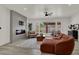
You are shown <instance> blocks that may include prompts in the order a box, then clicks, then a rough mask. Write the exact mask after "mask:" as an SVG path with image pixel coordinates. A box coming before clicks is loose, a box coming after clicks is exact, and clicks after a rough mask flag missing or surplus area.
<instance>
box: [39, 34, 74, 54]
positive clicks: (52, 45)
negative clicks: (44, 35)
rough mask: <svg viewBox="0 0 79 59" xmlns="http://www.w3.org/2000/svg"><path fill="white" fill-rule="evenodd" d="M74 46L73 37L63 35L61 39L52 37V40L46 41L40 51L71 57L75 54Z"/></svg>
mask: <svg viewBox="0 0 79 59" xmlns="http://www.w3.org/2000/svg"><path fill="white" fill-rule="evenodd" d="M74 44H75V42H74V38H73V37H71V36H67V35H65V34H62V35H60V36H59V37H52V39H44V40H43V42H42V44H41V46H40V50H41V52H45V53H53V54H57V55H69V54H72V52H73V49H74Z"/></svg>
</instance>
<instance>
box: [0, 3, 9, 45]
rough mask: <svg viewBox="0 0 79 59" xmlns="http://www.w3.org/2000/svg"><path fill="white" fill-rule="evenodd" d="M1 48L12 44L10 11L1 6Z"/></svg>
mask: <svg viewBox="0 0 79 59" xmlns="http://www.w3.org/2000/svg"><path fill="white" fill-rule="evenodd" d="M0 27H1V28H2V29H0V46H1V45H4V44H7V43H9V42H10V10H8V9H6V8H5V7H3V6H2V5H0Z"/></svg>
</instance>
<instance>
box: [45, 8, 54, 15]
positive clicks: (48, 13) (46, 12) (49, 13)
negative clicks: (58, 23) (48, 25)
mask: <svg viewBox="0 0 79 59" xmlns="http://www.w3.org/2000/svg"><path fill="white" fill-rule="evenodd" d="M44 10H45V12H44V14H45V16H51V15H52V14H53V12H48V8H45V9H44Z"/></svg>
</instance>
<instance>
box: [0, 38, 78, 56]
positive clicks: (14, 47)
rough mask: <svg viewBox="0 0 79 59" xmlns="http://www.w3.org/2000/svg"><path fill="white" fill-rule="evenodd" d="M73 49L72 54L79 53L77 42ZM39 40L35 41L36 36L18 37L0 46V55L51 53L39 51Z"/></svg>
mask: <svg viewBox="0 0 79 59" xmlns="http://www.w3.org/2000/svg"><path fill="white" fill-rule="evenodd" d="M75 43H76V44H75V49H74V51H73V53H72V55H78V54H79V42H75ZM40 44H41V42H37V41H36V38H32V39H18V40H17V41H16V42H14V43H12V44H8V45H5V46H1V47H0V55H51V54H48V53H41V52H40Z"/></svg>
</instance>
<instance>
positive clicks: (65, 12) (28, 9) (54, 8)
mask: <svg viewBox="0 0 79 59" xmlns="http://www.w3.org/2000/svg"><path fill="white" fill-rule="evenodd" d="M4 6H5V7H7V8H8V9H10V10H14V11H16V12H18V13H20V14H22V15H24V16H26V17H29V18H39V17H45V16H44V8H47V9H48V11H49V12H53V14H52V16H51V17H61V16H62V17H69V16H72V15H74V14H76V13H78V12H79V5H67V4H7V5H4Z"/></svg>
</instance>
